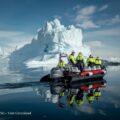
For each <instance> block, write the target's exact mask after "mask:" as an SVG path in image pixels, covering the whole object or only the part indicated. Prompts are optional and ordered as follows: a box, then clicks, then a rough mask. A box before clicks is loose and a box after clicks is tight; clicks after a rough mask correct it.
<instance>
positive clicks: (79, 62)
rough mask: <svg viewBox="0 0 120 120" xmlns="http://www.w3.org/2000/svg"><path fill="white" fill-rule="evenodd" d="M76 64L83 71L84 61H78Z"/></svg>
mask: <svg viewBox="0 0 120 120" xmlns="http://www.w3.org/2000/svg"><path fill="white" fill-rule="evenodd" d="M76 66H77V67H78V69H79V70H80V71H83V69H84V66H85V65H84V62H83V61H77V63H76Z"/></svg>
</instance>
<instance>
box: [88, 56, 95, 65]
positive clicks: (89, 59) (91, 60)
mask: <svg viewBox="0 0 120 120" xmlns="http://www.w3.org/2000/svg"><path fill="white" fill-rule="evenodd" d="M87 64H88V66H90V67H93V66H94V65H95V58H94V57H93V56H92V55H90V56H89V58H88V59H87Z"/></svg>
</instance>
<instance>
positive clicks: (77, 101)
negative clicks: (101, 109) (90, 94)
mask: <svg viewBox="0 0 120 120" xmlns="http://www.w3.org/2000/svg"><path fill="white" fill-rule="evenodd" d="M76 103H77V105H78V106H80V105H82V104H83V103H84V101H83V100H82V99H80V100H76Z"/></svg>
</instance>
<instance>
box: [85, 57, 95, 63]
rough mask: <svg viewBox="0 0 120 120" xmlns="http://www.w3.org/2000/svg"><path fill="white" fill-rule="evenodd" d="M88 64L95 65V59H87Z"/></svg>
mask: <svg viewBox="0 0 120 120" xmlns="http://www.w3.org/2000/svg"><path fill="white" fill-rule="evenodd" d="M89 62H91V63H95V59H94V58H93V57H89V58H88V59H87V63H89Z"/></svg>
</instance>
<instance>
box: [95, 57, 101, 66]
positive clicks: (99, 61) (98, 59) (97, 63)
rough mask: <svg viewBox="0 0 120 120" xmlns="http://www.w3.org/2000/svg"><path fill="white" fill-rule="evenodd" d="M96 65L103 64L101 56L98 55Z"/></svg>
mask: <svg viewBox="0 0 120 120" xmlns="http://www.w3.org/2000/svg"><path fill="white" fill-rule="evenodd" d="M95 65H96V66H101V65H102V60H101V59H100V58H99V57H97V58H96V59H95Z"/></svg>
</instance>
